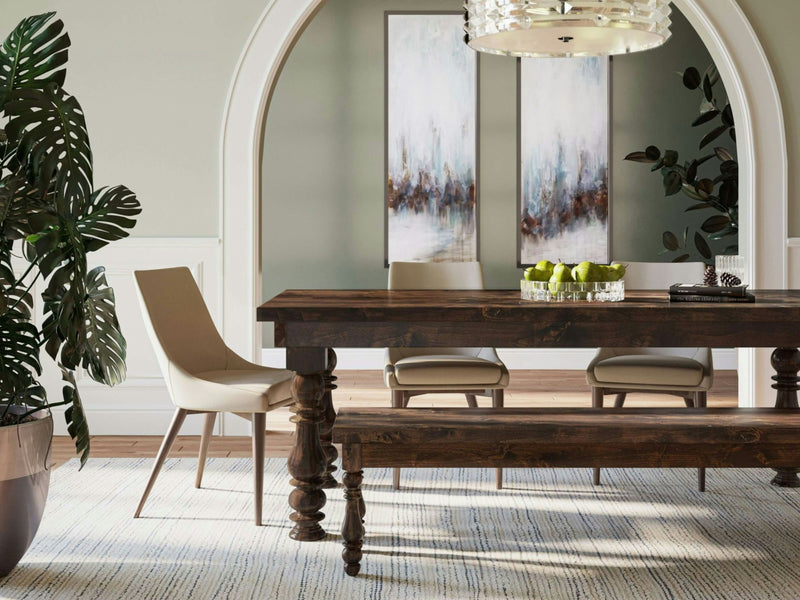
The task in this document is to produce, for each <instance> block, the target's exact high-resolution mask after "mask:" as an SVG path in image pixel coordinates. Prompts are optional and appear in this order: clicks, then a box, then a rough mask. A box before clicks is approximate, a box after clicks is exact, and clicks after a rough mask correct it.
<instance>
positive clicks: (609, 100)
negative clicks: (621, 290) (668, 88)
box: [515, 56, 614, 268]
mask: <svg viewBox="0 0 800 600" xmlns="http://www.w3.org/2000/svg"><path fill="white" fill-rule="evenodd" d="M600 59H601V60H605V61H606V92H607V93H606V95H605V96H606V107H607V119H606V120H605V126H606V145H605V149H606V157H607V165H606V187H607V193H608V203H607V208H606V235H605V242H606V255H605V257H604V260H602V263H606V264H608V263H610V261H611V260H612V257H613V245H612V242H613V237H612V230H613V210H614V209H613V206H614V202H613V198H612V196H613V194H612V190H613V173H612V168H611V166H612V138H613V135H612V133H613V127H612V124H613V86H612V82H613V77H612V72H613V68H614V57H613V56H604V57H600ZM525 60H539V59H525ZM557 60H578V59H576V58H560V59H557ZM522 61H523V59H521V58H517V60H516V63H517V64H516V79H517V164H516V171H517V173H516V177H517V202H516V213H515V228H516V240H517V244H516V255H517V268H525V267H529V266H532V265H534V264H536V263H535V262H525V261H523V260H522V227H521V218H522V202H523V173H522V169H523V165H522V163H523V147H522V144H523V140H522V137H523V131H522ZM558 258H559V257H547V256H542V257H541V258H540V260H541V259H547V260H552V261H555V260H558ZM594 262H600V261H594Z"/></svg>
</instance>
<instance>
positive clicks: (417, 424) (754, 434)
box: [333, 407, 800, 445]
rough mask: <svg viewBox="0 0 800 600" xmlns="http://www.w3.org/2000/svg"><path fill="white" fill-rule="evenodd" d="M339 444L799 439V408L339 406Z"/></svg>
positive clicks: (336, 427) (780, 441) (335, 431)
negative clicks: (340, 407)
mask: <svg viewBox="0 0 800 600" xmlns="http://www.w3.org/2000/svg"><path fill="white" fill-rule="evenodd" d="M333 441H334V442H335V443H344V444H397V445H409V444H410V445H413V444H431V443H436V444H464V443H465V442H470V441H472V442H475V441H480V442H482V443H493V442H497V443H504V444H507V443H515V442H521V443H528V444H540V443H558V444H581V445H586V444H589V445H603V444H615V445H618V444H625V443H631V444H635V443H678V444H731V443H735V444H749V443H770V444H783V443H788V444H793V445H794V444H798V443H799V442H800V410H797V409H776V408H702V409H687V408H682V407H681V408H402V409H398V408H343V409H341V410H340V411H339V413H338V415H337V417H336V422H335V424H334V427H333Z"/></svg>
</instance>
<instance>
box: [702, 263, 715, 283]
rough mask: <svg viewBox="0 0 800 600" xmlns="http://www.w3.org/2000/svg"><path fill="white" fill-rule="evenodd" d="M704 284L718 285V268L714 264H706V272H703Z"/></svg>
mask: <svg viewBox="0 0 800 600" xmlns="http://www.w3.org/2000/svg"><path fill="white" fill-rule="evenodd" d="M703 285H707V286H709V287H714V286H716V285H717V270H716V269H715V268H714V265H706V272H705V273H703Z"/></svg>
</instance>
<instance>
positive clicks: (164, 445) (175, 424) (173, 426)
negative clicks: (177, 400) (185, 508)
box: [133, 408, 187, 519]
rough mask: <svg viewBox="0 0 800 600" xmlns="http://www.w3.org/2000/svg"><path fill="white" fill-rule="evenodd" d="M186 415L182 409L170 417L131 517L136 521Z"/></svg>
mask: <svg viewBox="0 0 800 600" xmlns="http://www.w3.org/2000/svg"><path fill="white" fill-rule="evenodd" d="M186 415H187V411H185V410H184V409H182V408H178V409H176V410H175V414H174V415H173V416H172V423H170V425H169V429H168V430H167V434H166V435H165V436H164V441H162V442H161V448H159V449H158V454H157V455H156V464H154V465H153V470H152V471H151V473H150V479H149V480H148V481H147V487H145V488H144V494H142V499H141V500H140V501H139V506H138V507H137V508H136V512H135V513H134V515H133V518H134V519H138V518H139V515H140V514H141V512H142V509H143V508H144V503H145V502H147V497H148V496H149V495H150V490H152V489H153V485H154V484H155V482H156V479H157V478H158V474H159V472H160V471H161V466H162V465H163V464H164V459H166V458H167V455H168V454H169V449H170V448H172V444H173V443H174V442H175V438H176V437H178V432H179V431H180V430H181V426H182V425H183V422H184V420H185V419H186Z"/></svg>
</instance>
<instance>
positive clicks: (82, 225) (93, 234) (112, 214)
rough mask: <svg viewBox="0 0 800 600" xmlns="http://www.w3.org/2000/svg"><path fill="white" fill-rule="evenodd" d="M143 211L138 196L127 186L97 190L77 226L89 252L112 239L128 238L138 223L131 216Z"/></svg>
mask: <svg viewBox="0 0 800 600" xmlns="http://www.w3.org/2000/svg"><path fill="white" fill-rule="evenodd" d="M140 212H142V207H141V206H140V205H139V201H138V200H137V199H136V195H135V194H134V193H133V192H132V191H130V190H129V189H128V188H126V187H125V186H124V185H118V186H114V187H110V188H100V189H99V190H97V191H96V192H94V193H93V194H92V196H91V198H90V199H89V203H88V204H87V205H86V207H85V214H84V215H82V216H81V217H80V218H79V219H78V221H77V227H76V229H77V230H78V233H80V235H81V240H82V241H83V246H84V248H85V249H86V251H87V252H91V251H93V250H98V249H99V248H102V247H103V246H105V245H106V244H108V243H109V242H113V241H114V240H120V239H122V238H124V237H127V236H128V232H127V231H126V230H127V229H131V228H132V227H133V226H134V225H135V224H136V221H134V220H133V219H132V218H131V217H135V216H136V215H138V214H139V213H140Z"/></svg>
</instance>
